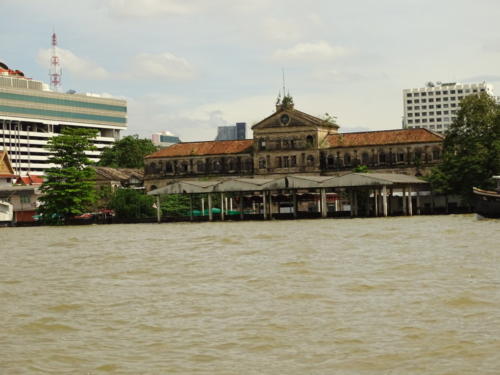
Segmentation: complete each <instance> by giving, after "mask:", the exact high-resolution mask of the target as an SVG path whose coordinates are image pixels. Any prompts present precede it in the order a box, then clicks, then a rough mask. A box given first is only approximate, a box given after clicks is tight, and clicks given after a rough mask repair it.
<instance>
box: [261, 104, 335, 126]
mask: <svg viewBox="0 0 500 375" xmlns="http://www.w3.org/2000/svg"><path fill="white" fill-rule="evenodd" d="M282 128H308V129H319V128H322V129H324V128H328V129H332V130H335V131H336V130H337V129H338V128H339V126H338V125H336V124H334V123H333V122H330V121H328V120H324V119H320V118H318V117H315V116H312V115H309V114H307V113H305V112H301V111H299V110H296V109H294V108H278V109H277V111H276V112H275V113H273V114H272V115H271V116H269V117H267V118H265V119H264V120H262V121H260V122H258V123H257V124H255V125H254V126H252V130H253V131H259V130H266V129H269V130H273V129H282Z"/></svg>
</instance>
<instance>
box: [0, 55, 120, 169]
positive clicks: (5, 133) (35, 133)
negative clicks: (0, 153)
mask: <svg viewBox="0 0 500 375" xmlns="http://www.w3.org/2000/svg"><path fill="white" fill-rule="evenodd" d="M71 92H73V91H71ZM63 127H82V128H92V129H96V130H98V136H97V138H96V139H95V142H94V144H95V145H96V146H97V148H98V150H97V151H93V152H90V153H89V157H90V159H92V160H93V161H98V160H99V156H100V154H101V151H102V149H103V148H105V147H109V146H111V145H112V144H113V143H114V142H115V140H117V139H119V137H120V131H122V130H125V129H126V128H127V102H126V101H125V100H120V99H110V98H103V97H101V96H99V95H95V94H79V93H60V92H55V91H51V90H50V89H49V87H48V85H47V84H45V83H43V82H41V81H35V80H32V79H29V78H26V77H25V76H24V74H23V73H22V72H21V71H19V70H12V69H9V68H8V66H7V65H5V64H3V63H1V62H0V150H5V151H7V152H8V153H9V156H10V159H11V162H12V166H13V167H14V169H15V170H16V173H17V174H20V175H27V174H39V175H41V174H43V173H44V171H45V170H46V169H47V168H50V167H53V166H54V165H53V164H50V163H49V161H48V158H49V154H50V153H49V151H48V150H47V149H46V148H45V145H46V144H47V141H48V140H49V139H50V138H51V137H53V136H57V135H58V134H60V132H61V129H62V128H63Z"/></svg>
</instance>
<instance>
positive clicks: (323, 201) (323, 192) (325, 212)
mask: <svg viewBox="0 0 500 375" xmlns="http://www.w3.org/2000/svg"><path fill="white" fill-rule="evenodd" d="M320 192H321V217H327V215H328V207H326V189H325V188H321V189H320Z"/></svg>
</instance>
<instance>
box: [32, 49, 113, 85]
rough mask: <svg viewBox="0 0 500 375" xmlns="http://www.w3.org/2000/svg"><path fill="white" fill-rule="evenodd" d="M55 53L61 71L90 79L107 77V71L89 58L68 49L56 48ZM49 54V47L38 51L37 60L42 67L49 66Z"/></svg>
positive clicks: (50, 54) (50, 51)
mask: <svg viewBox="0 0 500 375" xmlns="http://www.w3.org/2000/svg"><path fill="white" fill-rule="evenodd" d="M57 55H58V56H59V59H60V63H61V67H62V68H63V71H69V72H71V73H73V74H74V75H75V76H79V77H83V78H90V79H103V78H107V77H109V73H108V71H106V69H104V68H103V67H100V66H99V65H97V64H96V63H94V62H92V61H90V60H87V59H85V58H82V57H79V56H77V55H75V54H74V53H73V52H71V51H70V50H67V49H64V48H58V49H57ZM51 56H52V50H51V49H41V50H39V51H38V56H37V62H38V63H39V64H40V65H42V66H43V67H45V68H49V67H50V57H51Z"/></svg>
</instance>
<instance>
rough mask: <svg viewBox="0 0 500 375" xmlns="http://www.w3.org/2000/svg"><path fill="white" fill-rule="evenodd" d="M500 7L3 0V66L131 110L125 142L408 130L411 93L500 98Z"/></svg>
mask: <svg viewBox="0 0 500 375" xmlns="http://www.w3.org/2000/svg"><path fill="white" fill-rule="evenodd" d="M499 16H500V1H498V0H475V1H470V0H351V1H345V0H343V1H337V0H309V1H304V0H287V1H285V0H274V1H270V0H79V1H68V0H43V1H42V0H0V25H1V26H0V31H1V32H0V47H1V48H0V61H3V62H4V63H6V64H7V65H8V66H9V67H10V68H11V69H20V70H22V71H23V72H24V73H25V75H26V76H28V77H31V78H33V79H36V80H42V81H45V82H48V81H49V78H48V69H49V59H50V55H51V49H50V42H51V40H50V37H51V34H52V32H53V31H55V32H56V33H57V36H58V42H59V46H58V54H59V56H60V60H61V66H62V70H63V75H62V90H63V91H67V90H70V89H72V90H75V91H77V92H90V93H98V94H102V95H110V96H113V97H117V98H124V99H126V100H127V103H128V130H127V131H126V132H125V133H124V134H125V135H127V134H138V135H139V136H141V137H148V138H149V137H150V136H151V134H152V133H154V132H158V131H163V130H168V131H170V132H172V133H174V134H176V135H178V136H179V137H180V138H181V140H183V141H196V140H212V139H214V138H215V136H216V133H217V126H221V125H233V124H234V123H236V122H246V123H247V124H248V125H249V127H251V126H252V125H253V124H255V123H257V122H258V121H260V120H262V119H264V118H265V117H267V116H269V115H270V114H272V113H273V111H274V109H275V108H274V105H275V102H276V98H277V96H278V94H279V92H280V90H282V87H283V72H284V76H285V86H286V90H287V91H289V93H290V94H291V95H292V96H293V98H294V102H295V108H297V109H299V110H301V111H303V112H307V113H309V114H311V115H314V116H322V115H324V114H325V113H329V114H331V115H334V116H336V117H337V121H338V124H339V125H340V131H344V132H346V131H362V130H382V129H398V128H401V118H402V114H403V99H402V90H403V89H406V88H413V87H423V86H424V84H425V83H426V82H428V81H434V82H435V81H442V82H462V83H467V82H482V81H483V80H484V81H487V82H489V83H491V84H493V85H494V86H496V87H497V89H496V95H500V22H498V17H499Z"/></svg>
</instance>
